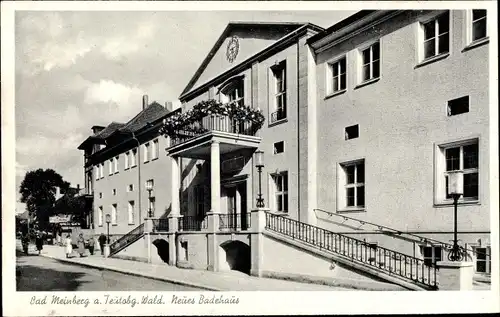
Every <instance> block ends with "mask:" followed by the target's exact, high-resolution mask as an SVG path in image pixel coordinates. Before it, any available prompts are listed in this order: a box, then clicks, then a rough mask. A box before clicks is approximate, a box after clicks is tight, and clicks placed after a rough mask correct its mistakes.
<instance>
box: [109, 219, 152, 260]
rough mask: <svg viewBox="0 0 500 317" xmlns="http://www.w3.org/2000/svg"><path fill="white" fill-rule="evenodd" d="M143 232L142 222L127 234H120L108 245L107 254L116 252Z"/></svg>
mask: <svg viewBox="0 0 500 317" xmlns="http://www.w3.org/2000/svg"><path fill="white" fill-rule="evenodd" d="M143 234H144V223H142V224H140V225H139V226H137V227H136V228H134V229H132V230H131V231H130V232H128V233H127V234H125V235H123V236H121V237H120V238H119V239H118V240H116V241H115V242H113V243H111V244H110V245H109V255H110V256H111V255H113V254H116V253H118V252H119V251H120V250H122V249H123V248H125V247H126V246H128V245H130V244H131V243H132V242H134V241H136V240H137V239H139V238H140V237H141V236H142V235H143Z"/></svg>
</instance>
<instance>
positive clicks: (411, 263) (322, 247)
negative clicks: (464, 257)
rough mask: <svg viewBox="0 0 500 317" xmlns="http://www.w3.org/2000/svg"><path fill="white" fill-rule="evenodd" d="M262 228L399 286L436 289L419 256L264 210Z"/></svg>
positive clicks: (432, 268)
mask: <svg viewBox="0 0 500 317" xmlns="http://www.w3.org/2000/svg"><path fill="white" fill-rule="evenodd" d="M265 230H266V231H268V232H272V233H273V234H276V235H278V236H280V238H281V239H283V240H291V241H293V242H294V243H299V244H302V245H306V246H308V247H309V248H311V247H312V248H314V249H316V250H317V251H318V252H319V253H327V254H330V255H333V256H335V257H336V258H338V259H339V260H342V261H343V262H344V263H347V262H348V263H351V265H352V266H353V267H357V268H361V270H363V271H365V272H366V273H368V274H369V275H374V276H377V277H379V278H382V279H384V277H385V278H386V279H387V280H389V281H391V282H394V283H397V284H400V285H403V286H407V285H414V286H416V287H415V288H413V287H412V289H423V290H436V289H437V288H438V281H437V268H436V267H435V266H434V265H430V266H429V265H426V264H425V263H424V261H423V260H422V259H418V258H415V257H413V256H410V255H406V254H403V253H400V252H397V251H394V250H390V249H387V248H383V247H379V246H376V245H373V244H370V243H367V242H365V241H362V240H359V239H355V238H352V237H349V236H346V235H343V234H339V233H335V232H332V231H329V230H326V229H323V228H320V227H316V226H312V225H309V224H306V223H303V222H299V221H297V220H293V219H290V218H287V217H283V216H280V215H275V214H272V213H269V212H266V224H265ZM398 282H400V283H398Z"/></svg>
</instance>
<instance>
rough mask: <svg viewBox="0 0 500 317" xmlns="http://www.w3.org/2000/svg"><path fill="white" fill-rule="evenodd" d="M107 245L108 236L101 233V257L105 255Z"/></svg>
mask: <svg viewBox="0 0 500 317" xmlns="http://www.w3.org/2000/svg"><path fill="white" fill-rule="evenodd" d="M105 244H106V236H105V235H104V233H101V235H100V236H99V246H100V247H101V255H104V245H105Z"/></svg>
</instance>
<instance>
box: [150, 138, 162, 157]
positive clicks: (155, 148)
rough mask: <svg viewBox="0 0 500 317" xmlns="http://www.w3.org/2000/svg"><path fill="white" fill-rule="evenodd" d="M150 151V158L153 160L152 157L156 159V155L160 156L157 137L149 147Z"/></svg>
mask: <svg viewBox="0 0 500 317" xmlns="http://www.w3.org/2000/svg"><path fill="white" fill-rule="evenodd" d="M151 152H152V157H151V159H153V160H154V159H157V158H158V157H160V146H159V144H158V139H156V140H154V141H153V147H152V149H151Z"/></svg>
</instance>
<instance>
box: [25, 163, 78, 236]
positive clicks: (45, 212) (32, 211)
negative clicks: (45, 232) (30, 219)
mask: <svg viewBox="0 0 500 317" xmlns="http://www.w3.org/2000/svg"><path fill="white" fill-rule="evenodd" d="M56 187H59V188H60V189H61V192H65V191H66V190H67V189H68V188H69V183H68V182H66V181H64V180H63V178H62V176H61V175H59V174H58V173H57V172H55V171H54V170H52V169H45V170H43V169H41V168H39V169H37V170H34V171H29V172H27V173H26V175H25V176H24V179H23V181H22V182H21V186H20V188H19V193H20V194H21V202H23V203H25V204H26V209H27V210H28V213H29V216H34V218H35V222H36V223H37V224H38V226H39V228H40V229H45V228H46V227H47V226H48V223H49V217H50V216H52V215H53V206H54V202H55V195H56Z"/></svg>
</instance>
